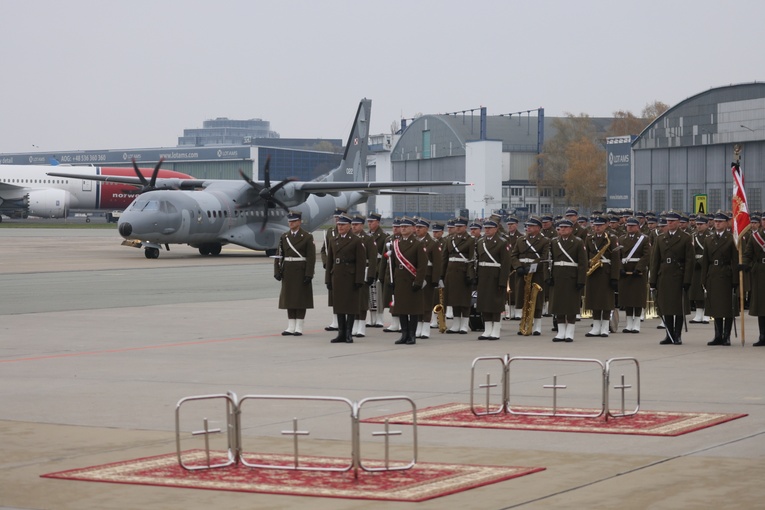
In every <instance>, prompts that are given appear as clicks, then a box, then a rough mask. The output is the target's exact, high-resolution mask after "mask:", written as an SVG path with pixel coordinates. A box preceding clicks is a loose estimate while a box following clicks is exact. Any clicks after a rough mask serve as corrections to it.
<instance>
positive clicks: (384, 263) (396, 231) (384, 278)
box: [377, 218, 401, 333]
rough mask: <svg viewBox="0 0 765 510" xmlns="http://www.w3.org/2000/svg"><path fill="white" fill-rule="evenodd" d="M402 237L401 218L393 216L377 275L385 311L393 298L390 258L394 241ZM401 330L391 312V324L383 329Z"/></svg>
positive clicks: (390, 330) (389, 330)
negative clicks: (391, 228)
mask: <svg viewBox="0 0 765 510" xmlns="http://www.w3.org/2000/svg"><path fill="white" fill-rule="evenodd" d="M400 237H401V218H393V233H392V234H391V235H389V236H388V237H387V238H386V239H385V251H384V252H383V258H382V259H381V260H380V265H379V266H378V268H377V275H378V279H379V280H380V283H382V288H383V302H382V306H383V311H382V313H383V314H384V313H385V308H389V309H390V302H391V301H392V300H393V287H392V280H391V277H392V276H393V268H392V267H391V266H390V263H389V258H390V255H391V254H392V253H393V251H392V249H393V241H394V240H396V239H399V238H400ZM398 331H401V323H400V322H399V320H398V317H396V316H395V315H392V314H391V319H390V326H388V327H387V328H384V329H383V332H384V333H395V332H398Z"/></svg>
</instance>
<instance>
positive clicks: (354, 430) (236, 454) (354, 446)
mask: <svg viewBox="0 0 765 510" xmlns="http://www.w3.org/2000/svg"><path fill="white" fill-rule="evenodd" d="M215 399H224V400H225V401H226V425H227V436H228V437H227V439H228V445H227V459H226V461H225V462H217V463H214V462H211V459H210V443H209V436H210V434H217V433H220V432H221V430H220V429H210V428H209V425H208V419H207V418H203V423H204V429H203V430H202V431H196V432H192V433H191V435H192V436H196V435H204V438H205V457H206V463H205V464H201V465H188V464H186V463H184V461H183V457H182V455H181V451H182V450H181V432H180V423H181V419H180V416H181V414H180V413H181V406H182V405H183V404H184V403H186V402H190V401H199V400H215ZM248 400H252V401H258V400H261V401H264V400H287V401H313V402H321V401H324V402H339V403H343V404H346V405H347V406H348V408H349V410H350V418H351V458H350V459H349V462H348V464H347V465H343V466H340V467H333V466H327V467H325V466H321V467H317V466H311V465H308V464H306V463H302V464H301V458H300V455H299V449H298V443H299V439H298V438H299V437H300V436H307V435H310V431H307V430H299V427H298V419H297V417H295V418H293V420H292V429H291V430H283V431H282V432H281V433H282V435H287V436H292V441H293V458H294V460H293V463H292V464H291V465H287V464H283V463H282V464H274V463H270V464H268V463H258V462H250V461H248V460H247V458H246V455H247V454H246V453H245V452H243V448H242V412H243V404H244V402H246V401H248ZM395 401H405V402H407V403H408V404H409V405H410V407H411V409H412V435H413V437H412V451H413V453H412V458H411V460H409V461H408V462H403V461H398V462H396V463H395V465H391V461H390V438H391V436H398V435H402V432H401V431H396V430H390V426H389V424H388V421H387V420H386V421H385V424H384V430H383V431H375V432H372V436H373V437H383V440H384V449H385V458H384V460H382V461H377V464H380V463H382V465H380V466H374V465H371V464H365V463H364V461H363V460H362V458H361V438H360V436H361V426H360V421H361V418H360V415H361V409H362V407H363V406H364V405H365V404H368V403H370V402H395ZM175 438H176V449H177V453H178V463H179V464H180V466H181V467H182V468H184V469H186V470H189V471H195V470H201V469H213V468H221V467H226V466H231V465H233V464H240V463H241V464H242V465H243V466H247V467H250V468H257V469H281V470H293V471H326V472H347V471H350V470H353V471H354V474H355V475H356V476H358V470H359V469H362V470H364V471H369V472H379V471H402V470H407V469H411V468H412V467H414V466H415V464H416V463H417V406H416V404H415V403H414V401H413V400H412V399H410V398H409V397H404V396H392V397H371V398H366V399H363V400H361V401H359V402H354V401H351V400H348V399H346V398H341V397H323V396H292V395H245V396H244V397H242V398H241V399H239V400H238V399H237V397H236V394H234V393H232V392H228V393H227V394H225V395H201V396H194V397H186V398H182V399H181V400H179V401H178V404H177V405H176V407H175Z"/></svg>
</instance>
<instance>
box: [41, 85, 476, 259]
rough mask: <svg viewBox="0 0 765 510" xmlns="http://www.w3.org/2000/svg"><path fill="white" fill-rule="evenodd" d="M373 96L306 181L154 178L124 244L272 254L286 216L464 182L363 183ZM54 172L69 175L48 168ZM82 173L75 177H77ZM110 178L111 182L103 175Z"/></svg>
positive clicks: (320, 213) (306, 221) (316, 215)
mask: <svg viewBox="0 0 765 510" xmlns="http://www.w3.org/2000/svg"><path fill="white" fill-rule="evenodd" d="M371 109H372V101H371V100H369V99H363V100H361V102H360V104H359V107H358V110H357V112H356V118H355V120H354V122H353V127H352V128H351V133H350V136H349V137H348V143H347V144H346V146H345V154H344V156H343V159H342V161H341V162H340V166H339V167H338V168H336V169H335V170H333V171H331V172H329V173H328V174H326V175H325V176H323V177H319V178H317V179H315V180H312V181H298V180H295V179H284V180H282V181H280V182H279V183H277V184H274V185H272V183H271V178H270V171H269V165H268V161H267V162H266V164H265V166H264V178H265V179H264V181H262V182H258V181H253V180H252V179H250V178H249V177H247V176H246V175H245V174H244V173H243V172H241V170H240V174H241V175H242V179H243V180H241V181H239V180H222V179H215V180H210V179H205V180H197V179H186V180H177V181H175V182H174V183H173V186H171V187H172V188H174V189H156V190H155V189H153V188H154V187H158V186H163V187H167V186H164V185H163V183H162V180H157V182H156V183H154V182H152V183H151V185H150V186H147V189H146V190H144V193H142V194H141V195H139V196H138V197H137V198H136V199H135V200H134V201H133V203H132V204H130V206H129V207H128V208H127V209H125V211H124V212H123V213H122V216H121V217H120V220H119V224H118V230H119V233H120V235H121V236H122V237H124V238H125V239H126V241H127V243H125V242H123V244H130V245H132V246H136V247H143V248H144V254H145V255H146V258H150V259H154V258H157V257H159V253H160V250H161V248H162V246H164V247H165V248H166V249H167V250H169V249H170V246H169V245H170V244H188V245H189V246H192V247H194V248H198V249H199V253H201V254H202V255H218V254H220V252H221V247H222V246H223V245H225V244H236V245H239V246H244V247H246V248H250V249H253V250H265V251H266V254H268V255H271V254H273V253H275V251H276V246H277V244H278V241H279V237H280V236H281V235H282V233H284V232H286V231H287V230H288V229H289V227H288V225H287V219H286V214H287V212H288V210H290V209H294V210H298V211H301V212H302V213H303V228H305V229H306V230H308V231H313V230H315V229H317V228H318V227H320V226H321V225H323V224H324V223H325V222H326V221H327V220H329V218H331V217H332V214H333V212H334V211H335V209H337V208H338V207H345V208H347V207H350V206H352V205H355V204H358V203H360V202H363V201H365V200H366V199H367V198H368V197H369V196H370V195H374V194H393V193H405V194H433V193H431V192H418V191H396V190H394V189H393V188H407V187H408V188H412V187H422V186H426V187H432V186H453V185H462V186H464V185H466V184H465V183H461V182H451V181H417V182H406V181H391V182H363V181H360V180H358V179H360V178H361V176H362V175H363V174H362V171H363V168H364V167H365V166H366V160H367V152H368V144H367V138H368V134H369V133H368V130H369V118H370V113H371ZM49 175H52V176H71V177H75V176H72V175H71V174H62V173H59V172H50V173H49ZM76 177H80V176H76ZM109 180H114V179H111V178H109Z"/></svg>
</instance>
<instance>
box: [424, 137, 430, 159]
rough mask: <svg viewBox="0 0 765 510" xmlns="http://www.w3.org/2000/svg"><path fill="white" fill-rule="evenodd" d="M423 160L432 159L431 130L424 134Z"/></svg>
mask: <svg viewBox="0 0 765 510" xmlns="http://www.w3.org/2000/svg"><path fill="white" fill-rule="evenodd" d="M422 159H430V130H428V131H423V132H422Z"/></svg>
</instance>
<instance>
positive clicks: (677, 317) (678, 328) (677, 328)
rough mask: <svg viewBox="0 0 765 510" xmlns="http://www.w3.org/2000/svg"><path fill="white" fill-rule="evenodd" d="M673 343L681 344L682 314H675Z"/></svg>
mask: <svg viewBox="0 0 765 510" xmlns="http://www.w3.org/2000/svg"><path fill="white" fill-rule="evenodd" d="M673 340H674V341H675V345H683V316H682V315H675V337H674V338H673Z"/></svg>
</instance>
